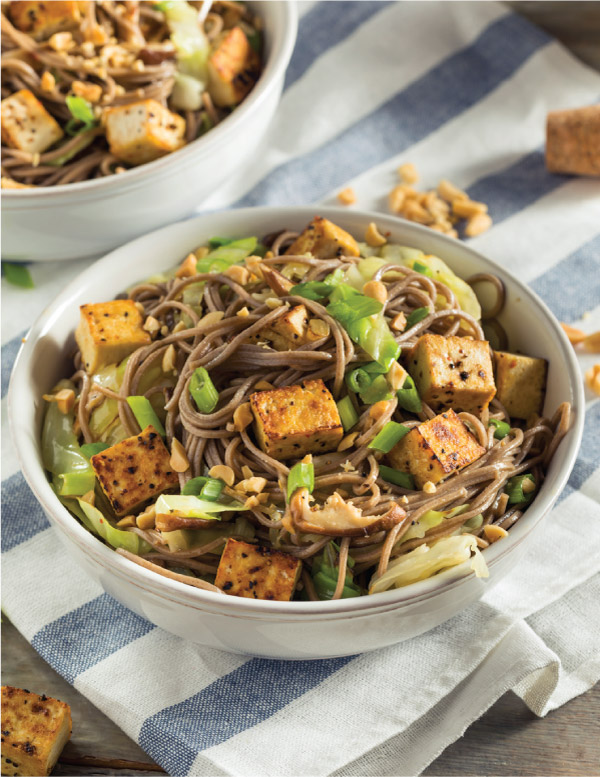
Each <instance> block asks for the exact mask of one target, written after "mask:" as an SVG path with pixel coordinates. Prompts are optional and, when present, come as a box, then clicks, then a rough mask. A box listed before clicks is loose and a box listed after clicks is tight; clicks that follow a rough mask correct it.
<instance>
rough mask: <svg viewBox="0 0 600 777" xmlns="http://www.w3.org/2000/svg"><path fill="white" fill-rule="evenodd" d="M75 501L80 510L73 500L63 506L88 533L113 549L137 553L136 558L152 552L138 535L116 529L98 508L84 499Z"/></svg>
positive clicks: (148, 545)
mask: <svg viewBox="0 0 600 777" xmlns="http://www.w3.org/2000/svg"><path fill="white" fill-rule="evenodd" d="M61 501H62V500H61ZM75 501H76V502H77V504H78V505H79V510H77V509H76V508H75V505H73V503H72V500H70V501H69V502H63V504H65V505H66V507H68V509H69V510H71V511H72V512H74V513H75V515H77V517H78V518H79V519H80V520H81V522H82V523H83V525H84V526H85V528H86V529H88V531H91V532H92V534H97V535H98V537H101V538H102V539H103V540H106V542H107V543H108V544H109V545H111V546H112V547H113V548H123V549H124V550H128V551H129V552H130V553H135V554H136V556H140V555H142V553H150V551H151V550H152V546H151V545H150V544H149V543H147V542H146V540H144V539H142V537H140V536H139V535H138V534H135V533H134V532H130V531H123V530H122V529H117V528H115V527H114V526H113V525H112V524H111V523H110V521H109V520H108V518H106V516H105V515H103V514H102V513H101V512H100V510H98V509H97V508H96V507H93V506H92V505H91V504H89V503H88V502H84V501H83V499H77V500H75Z"/></svg>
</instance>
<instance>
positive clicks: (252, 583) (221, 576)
mask: <svg viewBox="0 0 600 777" xmlns="http://www.w3.org/2000/svg"><path fill="white" fill-rule="evenodd" d="M301 569H302V561H300V559H299V558H294V556H290V555H289V554H288V553H282V552H281V551H279V550H271V549H270V548H262V547H261V546H260V545H251V544H250V543H249V542H242V541H240V540H234V539H231V538H230V539H228V540H227V545H225V550H224V551H223V555H222V556H221V561H220V562H219V568H218V569H217V577H216V579H215V585H216V586H217V587H218V588H220V589H221V590H222V591H225V593H226V594H229V595H230V596H243V597H245V598H247V599H274V600H276V601H279V602H289V601H290V599H291V598H292V596H293V595H294V591H295V589H296V583H297V582H298V578H299V577H300V571H301Z"/></svg>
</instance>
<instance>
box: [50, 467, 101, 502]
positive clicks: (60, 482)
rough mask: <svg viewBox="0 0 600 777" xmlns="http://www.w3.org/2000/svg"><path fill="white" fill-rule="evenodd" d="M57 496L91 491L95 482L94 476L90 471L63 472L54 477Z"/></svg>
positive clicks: (76, 494) (80, 494)
mask: <svg viewBox="0 0 600 777" xmlns="http://www.w3.org/2000/svg"><path fill="white" fill-rule="evenodd" d="M54 482H55V485H56V487H57V493H58V495H59V496H83V494H87V492H88V491H92V490H93V489H94V486H95V484H96V476H95V474H94V472H93V470H92V471H82V472H65V473H63V474H61V475H56V476H55V478H54Z"/></svg>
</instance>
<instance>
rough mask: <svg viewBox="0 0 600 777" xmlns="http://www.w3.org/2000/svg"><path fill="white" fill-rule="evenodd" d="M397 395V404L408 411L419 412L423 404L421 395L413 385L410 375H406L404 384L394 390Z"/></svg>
mask: <svg viewBox="0 0 600 777" xmlns="http://www.w3.org/2000/svg"><path fill="white" fill-rule="evenodd" d="M396 396H397V397H398V405H399V406H400V407H401V408H402V409H403V410H407V411H408V412H409V413H420V412H421V410H422V408H423V404H422V402H421V397H420V396H419V392H418V391H417V387H416V386H415V382H414V380H413V379H412V377H411V376H410V375H407V377H406V380H405V381H404V385H403V386H402V388H401V389H398V391H397V392H396Z"/></svg>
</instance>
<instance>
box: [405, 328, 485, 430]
mask: <svg viewBox="0 0 600 777" xmlns="http://www.w3.org/2000/svg"><path fill="white" fill-rule="evenodd" d="M407 368H408V371H409V373H410V374H411V377H412V378H413V380H414V382H415V385H416V387H417V390H418V392H419V396H420V397H421V399H422V400H423V401H424V402H427V404H428V405H430V406H431V407H432V408H433V409H434V410H443V409H444V408H447V407H452V408H453V409H455V410H464V411H465V412H467V413H473V414H474V415H479V414H480V413H481V411H482V410H485V409H486V408H487V406H488V405H489V403H490V401H491V400H492V399H493V398H494V395H495V393H496V386H495V384H494V370H493V367H492V359H491V356H490V346H489V343H488V342H487V341H486V340H471V339H470V338H468V337H443V336H442V335H432V334H427V335H423V336H422V337H420V338H419V340H418V342H417V344H416V345H415V347H414V348H413V350H412V353H411V354H410V357H409V362H408V365H407Z"/></svg>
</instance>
